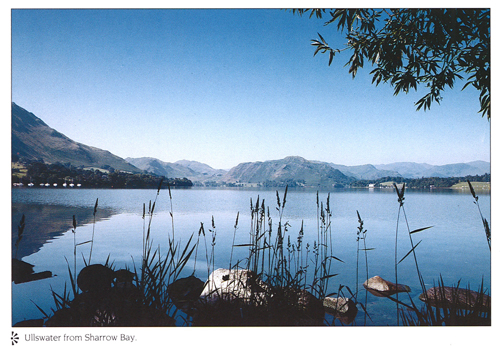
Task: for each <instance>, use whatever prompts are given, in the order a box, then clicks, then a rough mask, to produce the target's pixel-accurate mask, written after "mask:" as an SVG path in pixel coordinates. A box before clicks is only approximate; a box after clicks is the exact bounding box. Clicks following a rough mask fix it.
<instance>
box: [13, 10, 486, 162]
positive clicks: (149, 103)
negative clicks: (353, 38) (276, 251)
mask: <svg viewBox="0 0 500 346" xmlns="http://www.w3.org/2000/svg"><path fill="white" fill-rule="evenodd" d="M323 22H324V20H318V19H315V18H311V19H309V18H308V16H303V17H300V16H298V15H293V14H292V13H291V12H289V11H283V10H279V9H260V10H250V9H244V10H234V9H225V10H220V9H217V10H216V9H208V10H194V9H193V10H14V11H12V101H13V102H15V103H17V104H18V105H19V106H21V107H23V108H25V109H27V110H28V111H30V112H33V113H34V114H35V115H36V116H38V117H39V118H41V119H42V120H43V121H45V122H46V123H47V124H48V125H49V126H51V127H53V128H54V129H56V130H58V131H60V132H62V133H64V134H65V135H67V136H68V137H70V138H71V139H73V140H75V141H78V142H81V143H84V144H87V145H90V146H94V147H98V148H101V149H105V150H109V151H110V152H112V153H114V154H116V155H118V156H120V157H123V158H125V157H143V156H150V157H155V158H158V159H160V160H163V161H167V162H175V161H177V160H181V159H188V160H196V161H200V162H204V163H207V164H209V165H210V166H212V167H214V168H226V169H227V168H231V167H233V166H235V165H237V164H238V163H241V162H248V161H265V160H273V159H281V158H284V157H285V156H290V155H298V156H302V157H304V158H306V159H310V160H320V161H326V162H333V163H337V164H344V165H361V164H367V163H371V164H383V163H392V162H400V161H414V162H425V163H429V164H439V165H440V164H448V163H457V162H469V161H474V160H485V161H489V160H490V122H488V121H487V120H486V118H482V117H481V115H480V114H478V110H479V101H478V93H477V92H476V91H475V90H473V89H471V88H468V89H466V90H464V91H460V89H461V87H460V86H459V85H457V86H456V87H455V89H453V90H447V91H446V92H445V93H444V99H443V101H442V102H441V104H440V105H438V104H433V105H432V107H431V110H430V111H425V112H424V111H418V112H417V111H416V108H415V106H414V103H415V102H416V101H417V100H418V99H419V97H420V96H422V95H423V93H424V92H425V90H424V89H423V88H419V90H418V92H416V93H415V92H411V93H409V94H407V95H406V94H400V95H398V96H393V89H392V88H391V87H390V86H388V85H380V86H378V87H375V86H374V85H372V84H371V76H370V75H369V72H370V70H371V66H369V65H367V66H366V67H365V69H363V70H362V71H360V72H358V75H357V76H356V78H355V79H352V77H351V76H350V75H349V73H348V68H346V67H344V64H345V62H346V61H347V59H348V58H349V55H348V54H340V55H338V56H336V57H335V58H334V61H333V63H332V65H331V66H328V58H327V56H324V55H321V54H320V55H317V56H316V57H313V53H314V47H313V46H311V44H310V43H311V39H314V38H316V37H317V32H320V33H321V34H322V35H323V37H325V39H326V40H327V42H328V43H330V45H332V46H337V47H340V46H341V45H343V43H344V41H343V40H342V36H341V35H340V33H338V32H337V31H336V30H335V28H334V27H332V26H327V27H324V26H323Z"/></svg>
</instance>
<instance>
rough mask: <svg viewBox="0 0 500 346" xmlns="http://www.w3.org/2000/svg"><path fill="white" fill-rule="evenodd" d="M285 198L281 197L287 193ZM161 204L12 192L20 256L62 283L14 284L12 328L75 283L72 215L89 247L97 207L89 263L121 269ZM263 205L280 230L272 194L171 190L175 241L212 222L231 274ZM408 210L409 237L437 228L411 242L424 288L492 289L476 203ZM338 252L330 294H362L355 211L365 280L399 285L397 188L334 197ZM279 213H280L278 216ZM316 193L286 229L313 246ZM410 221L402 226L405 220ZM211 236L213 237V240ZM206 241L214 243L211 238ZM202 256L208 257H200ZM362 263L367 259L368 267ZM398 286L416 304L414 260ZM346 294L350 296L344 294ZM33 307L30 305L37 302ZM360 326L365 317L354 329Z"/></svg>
mask: <svg viewBox="0 0 500 346" xmlns="http://www.w3.org/2000/svg"><path fill="white" fill-rule="evenodd" d="M279 191H280V197H281V198H282V197H283V192H284V190H283V189H281V190H279ZM155 197H156V190H87V189H78V190H77V189H71V190H70V189H27V188H20V189H13V191H12V238H13V239H12V244H13V250H12V251H13V254H14V253H15V248H14V242H15V241H16V239H17V225H18V224H19V220H20V219H21V215H22V214H25V216H26V227H25V234H24V238H23V239H22V241H21V244H20V246H19V249H18V253H17V257H18V258H20V259H21V258H22V259H23V260H24V261H26V262H29V263H31V264H33V265H35V271H44V270H50V271H52V273H53V274H55V275H57V276H56V277H53V278H50V279H45V280H41V281H36V282H28V283H23V284H12V310H13V311H12V322H13V323H16V322H19V321H22V320H23V319H31V318H40V317H42V315H41V313H40V311H39V310H38V309H37V307H36V306H35V304H33V302H35V303H36V304H37V305H38V306H40V307H41V308H42V309H44V310H45V311H50V309H51V308H52V307H54V305H53V300H52V296H51V288H52V289H54V291H56V292H58V293H62V291H63V290H64V285H65V284H67V285H69V275H68V267H67V263H66V260H65V258H66V259H67V260H68V261H69V263H70V264H71V266H72V265H73V234H72V232H71V228H72V216H73V215H76V219H77V230H76V241H77V242H78V243H79V242H84V241H87V240H90V239H91V236H92V227H93V226H92V225H93V223H92V220H93V217H92V212H93V207H94V204H95V201H96V199H97V198H98V199H99V205H98V209H97V213H96V223H95V236H94V247H93V253H92V262H93V263H97V262H101V263H103V262H104V261H105V260H106V258H107V257H108V256H109V257H110V259H111V260H112V261H114V264H115V266H116V267H117V268H123V267H125V266H128V267H133V265H134V263H135V264H137V265H138V264H139V263H140V256H141V247H142V230H143V219H142V209H143V203H146V208H147V205H148V203H149V201H150V200H154V199H155ZM257 197H259V198H260V200H261V201H262V199H264V200H265V203H266V205H267V206H269V207H270V210H271V216H272V217H273V223H274V225H277V222H278V213H277V211H276V209H275V207H276V190H257V189H252V190H250V189H249V190H240V189H234V190H232V189H186V190H172V203H173V215H174V227H175V237H176V239H177V240H179V239H180V240H181V241H187V239H188V238H189V237H190V236H191V234H193V233H195V234H197V232H198V230H199V228H200V223H204V225H205V230H208V229H209V228H211V223H212V216H213V218H214V221H215V227H216V228H215V229H216V246H215V256H216V257H215V267H226V268H227V267H228V265H229V257H230V251H231V243H232V238H233V230H234V223H235V219H236V215H237V213H238V212H239V214H240V216H239V224H238V230H237V234H236V244H238V243H240V244H242V243H247V242H248V238H249V236H248V233H249V230H250V225H251V219H250V199H252V200H253V202H254V203H255V201H256V200H257ZM319 197H320V200H321V201H323V202H324V203H326V198H327V192H320V194H319ZM479 204H480V206H481V210H482V212H483V216H484V217H485V218H486V219H487V220H490V195H489V194H480V195H479ZM404 206H405V210H406V215H407V219H408V224H409V227H410V230H415V229H418V228H422V227H427V226H433V227H432V228H430V229H428V230H426V231H423V232H419V233H416V234H414V235H413V237H414V242H415V243H416V242H418V241H420V240H422V242H421V243H420V245H419V246H418V247H417V249H416V254H417V259H418V261H419V267H420V270H421V272H422V275H423V277H424V281H425V282H426V285H427V286H428V287H431V286H433V284H434V282H437V280H439V278H440V275H441V276H442V278H443V280H444V282H445V284H446V285H453V284H457V282H458V280H461V284H460V286H461V287H464V286H466V285H467V284H468V283H469V284H470V285H471V288H473V289H477V288H478V287H479V285H480V284H481V280H484V285H485V287H487V288H488V290H489V288H490V282H491V276H490V269H491V268H490V267H491V265H490V251H489V249H488V245H487V242H486V237H485V235H484V229H483V226H482V222H481V218H480V216H479V213H478V210H477V206H476V205H475V204H474V202H473V198H472V196H471V195H470V194H469V193H468V192H466V193H464V192H457V191H451V190H446V191H436V190H434V191H432V192H430V191H407V192H406V196H405V204H404ZM330 207H331V209H332V230H333V235H334V244H333V252H334V255H335V256H336V257H338V258H340V259H341V260H342V261H343V262H344V263H341V262H335V263H334V266H333V269H332V273H338V275H337V276H335V277H334V278H332V279H331V280H330V283H329V288H330V291H331V292H336V291H337V288H338V287H339V285H340V284H342V285H346V286H349V287H350V288H351V289H352V291H355V286H356V248H357V243H356V231H357V227H358V220H357V214H356V211H359V213H360V215H361V218H362V219H363V221H364V228H365V229H367V230H368V232H367V238H366V242H367V247H369V248H374V250H372V251H368V270H369V276H370V277H372V276H374V275H379V276H381V277H383V278H385V279H387V280H389V281H393V282H394V281H395V274H394V240H395V231H396V221H397V216H398V207H399V203H398V201H397V196H396V193H395V192H394V191H393V190H390V189H387V190H379V189H375V190H368V189H348V190H337V189H336V190H335V191H332V192H331V197H330ZM273 211H274V213H273ZM169 212H170V200H169V196H168V191H161V192H160V194H159V196H158V200H157V205H156V209H155V214H156V215H155V216H154V217H153V221H152V237H153V239H154V242H155V244H156V245H158V246H160V247H161V246H162V245H163V246H164V245H165V243H166V239H167V234H169V233H171V232H172V220H171V217H170V214H169ZM316 215H317V210H316V191H303V190H289V191H288V197H287V201H286V207H285V212H284V217H283V218H284V221H288V222H289V224H290V225H291V227H290V230H289V235H290V237H291V239H292V241H295V240H296V238H297V235H298V232H299V230H300V227H301V223H302V221H303V222H304V230H305V235H304V243H310V244H311V245H312V244H313V242H314V240H315V239H316V235H317V233H316V232H317V218H316ZM403 221H404V219H403ZM274 227H276V226H274ZM399 232H400V233H399V234H400V236H399V238H398V243H399V246H398V257H399V258H402V257H403V256H404V255H405V254H406V253H407V252H408V251H409V250H410V249H411V246H410V244H409V240H408V231H407V228H406V224H405V223H404V222H403V223H400V228H399ZM207 233H208V232H207ZM207 241H208V242H210V240H209V239H207ZM89 251H90V244H85V245H82V246H79V247H78V260H77V265H78V268H81V267H82V265H83V260H82V254H83V255H84V256H85V257H86V258H88V254H89ZM200 253H202V255H200ZM246 255H247V250H244V248H242V247H241V248H235V253H234V255H233V263H234V262H235V260H234V258H236V259H242V260H243V259H244V258H245V257H246ZM204 258H205V256H204V248H203V247H200V252H199V254H198V259H197V261H196V268H194V264H195V263H194V261H191V262H190V263H189V264H188V266H187V268H186V276H187V275H189V274H191V272H192V271H193V269H196V273H195V275H196V276H198V277H199V278H200V279H202V280H204V279H206V277H207V269H206V268H207V267H206V263H205V262H203V259H204ZM362 263H364V257H363V262H362ZM359 275H360V278H359V285H360V290H361V291H360V292H361V293H360V294H361V296H360V297H362V298H360V297H358V299H359V300H360V301H362V302H364V294H365V291H364V290H363V289H362V286H361V285H362V283H363V281H364V280H365V279H366V272H365V267H364V265H361V267H360V274H359ZM398 282H400V283H404V284H406V285H409V286H410V287H411V289H412V293H411V296H412V298H413V300H414V301H418V295H419V293H420V285H419V283H418V279H417V276H416V272H415V265H414V260H413V257H412V256H409V257H407V258H406V259H405V260H404V261H403V262H402V263H401V264H400V265H399V267H398ZM68 287H69V286H68ZM346 294H347V292H346ZM400 297H401V296H400ZM30 300H32V301H33V302H31V301H30ZM367 310H368V313H369V314H370V316H371V318H372V320H373V321H370V320H369V319H368V321H367V324H368V325H395V323H396V315H395V304H394V303H392V302H390V301H389V300H387V299H384V298H379V297H374V296H372V295H370V294H368V302H367ZM363 323H364V314H363V313H362V310H360V312H359V313H358V317H357V319H356V324H358V325H359V324H363Z"/></svg>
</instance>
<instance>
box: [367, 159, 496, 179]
mask: <svg viewBox="0 0 500 346" xmlns="http://www.w3.org/2000/svg"><path fill="white" fill-rule="evenodd" d="M375 167H376V168H377V169H382V170H392V171H396V172H398V173H399V174H401V175H402V176H403V177H405V178H422V177H439V178H447V177H465V176H467V175H483V174H485V173H490V172H491V167H490V163H489V162H485V161H473V162H469V163H454V164H447V165H429V164H427V163H415V162H395V163H390V164H384V165H375Z"/></svg>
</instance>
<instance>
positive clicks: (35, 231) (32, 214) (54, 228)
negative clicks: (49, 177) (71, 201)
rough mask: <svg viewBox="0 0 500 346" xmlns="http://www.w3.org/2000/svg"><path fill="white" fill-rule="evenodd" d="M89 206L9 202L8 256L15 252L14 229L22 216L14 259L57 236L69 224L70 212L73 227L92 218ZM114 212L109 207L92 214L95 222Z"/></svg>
mask: <svg viewBox="0 0 500 346" xmlns="http://www.w3.org/2000/svg"><path fill="white" fill-rule="evenodd" d="M93 211H94V209H93V208H92V207H88V208H87V207H75V206H63V205H42V204H26V203H13V204H12V256H13V257H14V256H15V255H16V248H15V245H14V244H15V242H16V240H17V230H18V225H19V222H20V220H21V218H22V215H23V214H24V216H25V227H24V232H23V238H22V240H21V242H20V243H19V247H18V249H17V256H16V257H17V258H18V259H21V258H23V257H26V256H29V255H31V254H33V253H36V252H38V251H39V250H40V249H41V248H42V246H43V245H44V244H45V243H47V242H50V241H51V240H53V239H55V238H56V237H58V236H61V235H62V234H64V233H65V232H67V231H68V230H70V229H71V228H72V227H73V226H72V225H73V215H75V218H76V221H77V227H78V226H83V225H85V224H88V223H90V222H92V221H93ZM114 214H116V212H114V211H113V210H112V209H111V208H104V209H102V208H101V209H99V211H98V212H97V213H96V222H97V221H100V220H105V219H109V218H110V217H111V216H113V215H114Z"/></svg>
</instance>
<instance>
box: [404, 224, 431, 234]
mask: <svg viewBox="0 0 500 346" xmlns="http://www.w3.org/2000/svg"><path fill="white" fill-rule="evenodd" d="M432 227H434V226H429V227H424V228H419V229H416V230H414V231H411V232H410V234H413V233H418V232H422V231H425V230H426V229H429V228H432Z"/></svg>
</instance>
